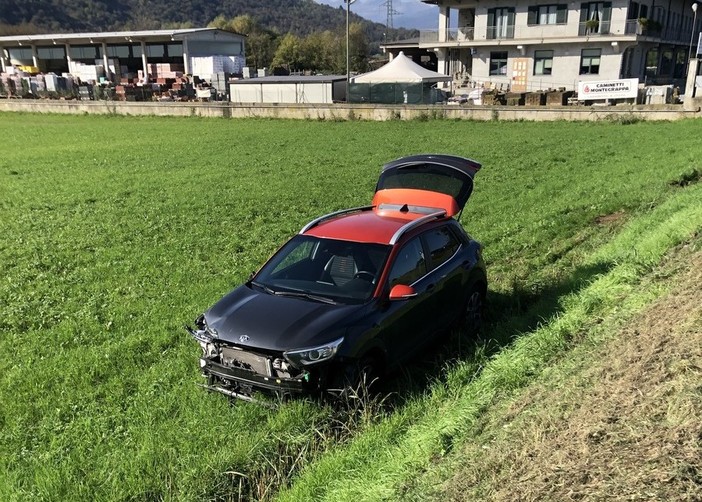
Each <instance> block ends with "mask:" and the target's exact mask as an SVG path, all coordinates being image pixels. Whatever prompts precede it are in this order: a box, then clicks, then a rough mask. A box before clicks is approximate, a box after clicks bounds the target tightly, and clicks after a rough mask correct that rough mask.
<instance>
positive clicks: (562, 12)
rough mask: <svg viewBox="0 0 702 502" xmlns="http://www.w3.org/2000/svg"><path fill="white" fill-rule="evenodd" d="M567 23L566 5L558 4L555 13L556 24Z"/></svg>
mask: <svg viewBox="0 0 702 502" xmlns="http://www.w3.org/2000/svg"><path fill="white" fill-rule="evenodd" d="M567 22H568V5H567V4H563V3H561V4H558V10H557V11H556V23H558V24H565V23H567Z"/></svg>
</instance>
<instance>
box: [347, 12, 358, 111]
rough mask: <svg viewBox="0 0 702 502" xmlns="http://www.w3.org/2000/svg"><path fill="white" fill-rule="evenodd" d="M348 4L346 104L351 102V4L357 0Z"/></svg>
mask: <svg viewBox="0 0 702 502" xmlns="http://www.w3.org/2000/svg"><path fill="white" fill-rule="evenodd" d="M344 1H345V2H346V102H347V103H348V102H349V79H350V78H351V53H350V52H349V17H350V15H351V4H352V3H354V2H355V1H356V0H344Z"/></svg>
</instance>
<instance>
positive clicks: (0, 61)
mask: <svg viewBox="0 0 702 502" xmlns="http://www.w3.org/2000/svg"><path fill="white" fill-rule="evenodd" d="M245 42H246V37H245V36H243V35H239V34H237V33H231V32H228V31H225V30H220V29H217V28H194V29H177V30H148V31H115V32H98V33H53V34H42V35H15V36H3V37H0V71H3V72H4V71H5V70H6V69H7V68H8V67H11V66H31V67H33V68H36V69H37V70H38V71H41V72H44V73H48V72H53V73H57V74H61V73H72V74H74V73H76V72H78V71H79V70H82V69H83V67H84V66H87V67H88V68H89V69H90V70H91V71H92V74H91V77H92V78H90V79H85V80H96V77H97V76H98V75H105V76H107V77H108V80H109V79H112V80H118V79H117V78H116V77H118V76H119V74H120V73H125V74H126V73H129V74H136V73H137V72H139V71H141V72H142V73H143V74H144V75H151V76H156V75H154V72H155V65H159V64H173V65H179V66H181V67H182V71H183V72H184V73H186V74H193V75H198V76H200V77H203V78H207V79H209V78H211V76H212V74H214V73H217V72H228V73H235V74H236V73H239V74H240V73H241V72H242V69H243V67H244V65H245V64H246V47H245Z"/></svg>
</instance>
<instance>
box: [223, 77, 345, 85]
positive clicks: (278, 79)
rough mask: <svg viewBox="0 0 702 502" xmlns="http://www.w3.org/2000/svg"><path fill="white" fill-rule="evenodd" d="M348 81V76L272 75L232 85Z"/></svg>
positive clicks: (235, 82) (240, 81)
mask: <svg viewBox="0 0 702 502" xmlns="http://www.w3.org/2000/svg"><path fill="white" fill-rule="evenodd" d="M339 80H346V75H272V76H270V77H257V78H246V79H240V80H232V81H231V83H232V84H293V83H299V84H323V83H327V82H338V81H339Z"/></svg>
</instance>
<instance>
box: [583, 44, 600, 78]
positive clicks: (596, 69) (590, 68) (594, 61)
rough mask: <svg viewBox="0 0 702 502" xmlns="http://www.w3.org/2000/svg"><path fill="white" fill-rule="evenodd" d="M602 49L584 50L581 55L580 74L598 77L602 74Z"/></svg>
mask: <svg viewBox="0 0 702 502" xmlns="http://www.w3.org/2000/svg"><path fill="white" fill-rule="evenodd" d="M601 54H602V49H583V50H582V52H581V53H580V74H581V75H597V74H598V73H600V56H601Z"/></svg>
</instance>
